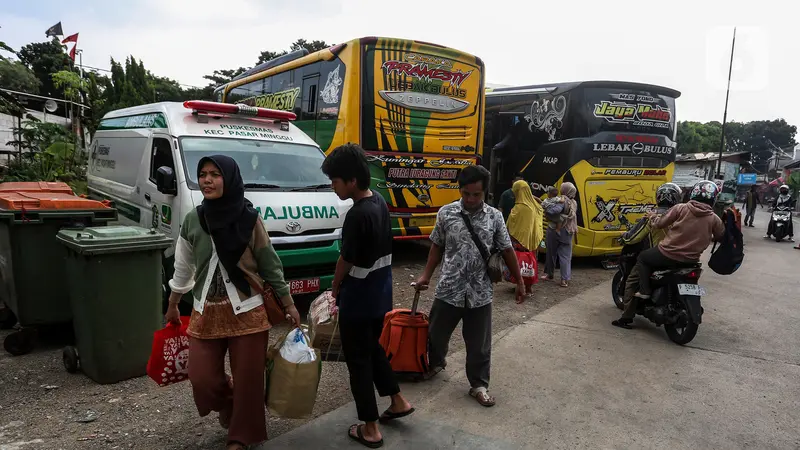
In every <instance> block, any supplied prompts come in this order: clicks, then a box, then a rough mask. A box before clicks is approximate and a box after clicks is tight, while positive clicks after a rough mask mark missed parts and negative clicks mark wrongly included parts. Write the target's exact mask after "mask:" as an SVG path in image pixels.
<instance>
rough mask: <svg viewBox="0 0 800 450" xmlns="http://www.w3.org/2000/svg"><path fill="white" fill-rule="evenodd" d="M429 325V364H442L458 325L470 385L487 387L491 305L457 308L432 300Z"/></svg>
mask: <svg viewBox="0 0 800 450" xmlns="http://www.w3.org/2000/svg"><path fill="white" fill-rule="evenodd" d="M430 321H431V323H430V326H429V327H428V340H429V345H428V354H429V357H430V365H431V367H437V366H438V367H442V368H443V367H445V366H446V365H447V362H446V361H445V358H446V357H447V350H448V347H449V344H450V337H451V336H452V335H453V331H454V330H455V329H456V325H458V322H461V321H463V323H462V324H461V334H462V335H463V337H464V346H465V347H466V350H467V366H466V370H467V379H468V380H469V385H470V387H472V388H479V387H484V388H488V387H489V372H490V369H491V364H492V304H491V303H489V304H488V305H486V306H482V307H480V308H457V307H455V306H453V305H451V304H449V303H447V302H444V301H442V300H439V299H436V300H434V301H433V306H432V307H431V315H430Z"/></svg>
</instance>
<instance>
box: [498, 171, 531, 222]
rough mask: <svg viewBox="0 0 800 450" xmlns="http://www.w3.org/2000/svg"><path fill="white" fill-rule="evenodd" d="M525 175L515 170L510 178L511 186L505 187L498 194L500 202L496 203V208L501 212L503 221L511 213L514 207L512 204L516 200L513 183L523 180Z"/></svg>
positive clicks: (506, 219) (505, 220)
mask: <svg viewBox="0 0 800 450" xmlns="http://www.w3.org/2000/svg"><path fill="white" fill-rule="evenodd" d="M524 179H525V177H523V176H522V173H521V172H517V173H516V174H514V179H513V180H511V188H509V189H506V190H505V191H504V192H503V194H502V195H501V196H500V203H499V205H498V209H499V210H500V212H501V213H503V221H504V222H507V221H508V216H509V215H511V210H512V209H514V204H515V203H516V200H515V199H514V184H515V183H516V182H517V181H520V180H524Z"/></svg>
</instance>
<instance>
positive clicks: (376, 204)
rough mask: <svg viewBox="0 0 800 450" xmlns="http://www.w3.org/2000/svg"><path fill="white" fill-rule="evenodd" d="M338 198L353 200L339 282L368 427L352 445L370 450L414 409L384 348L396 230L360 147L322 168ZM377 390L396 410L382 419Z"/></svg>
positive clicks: (336, 290) (343, 150) (343, 326)
mask: <svg viewBox="0 0 800 450" xmlns="http://www.w3.org/2000/svg"><path fill="white" fill-rule="evenodd" d="M322 172H323V173H325V175H327V176H328V178H330V179H331V185H332V186H333V190H334V191H335V192H336V195H338V196H339V198H340V199H342V200H348V199H352V200H353V207H352V208H351V209H350V211H348V212H347V215H346V216H345V219H344V226H343V227H342V251H341V255H340V256H339V261H338V263H337V264H336V274H335V276H334V279H333V296H334V297H335V298H336V303H337V305H339V335H340V338H341V342H342V350H343V352H344V357H345V362H346V363H347V370H348V371H349V372H350V390H351V391H352V393H353V398H354V399H355V402H356V410H357V411H358V419H359V420H362V421H364V422H365V424H363V425H353V426H351V427H350V431H349V435H350V437H351V438H352V439H354V440H356V441H358V442H359V443H361V444H364V445H366V446H368V447H372V448H377V446H378V445H379V443H381V444H382V443H383V437H382V435H381V432H380V430H379V429H378V420H380V421H381V422H387V421H389V420H392V419H399V418H400V417H405V416H407V415H409V414H411V413H412V412H414V408H412V407H411V404H410V403H409V402H408V401H407V400H406V399H405V398H403V396H402V395H401V394H400V386H399V385H398V384H397V381H396V380H395V378H394V372H393V371H392V366H391V364H389V360H388V359H387V358H386V352H385V351H384V349H383V347H381V345H380V343H379V339H380V336H381V331H382V329H383V316H385V315H386V313H387V312H389V311H390V310H391V309H392V227H391V223H390V219H389V208H388V207H387V206H386V202H385V201H384V200H383V197H381V196H380V195H378V194H375V193H373V192H372V191H371V190H370V188H369V184H370V173H369V166H368V163H367V157H366V154H365V153H364V150H362V149H361V147H359V146H357V145H355V144H345V145H342V146H341V147H338V148H336V149H335V150H333V152H332V153H331V154H330V155H328V157H327V158H326V159H325V162H324V163H322ZM373 385H374V386H375V388H377V390H378V394H380V395H381V397H387V396H391V398H392V404H391V406H390V407H389V409H387V410H386V411H385V412H384V413H383V414H382V415H381V416H380V417H379V416H378V406H377V403H376V401H375V394H374V390H373Z"/></svg>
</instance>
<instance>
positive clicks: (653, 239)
mask: <svg viewBox="0 0 800 450" xmlns="http://www.w3.org/2000/svg"><path fill="white" fill-rule="evenodd" d="M682 199H683V192H682V190H681V188H680V187H679V186H678V185H677V184H675V183H664V184H662V185H661V186H659V187H658V189H657V190H656V212H657V214H659V215H661V214H664V213H666V212H667V211H669V209H670V208H672V207H673V206H675V205H677V204H678V203H680V202H681V200H682ZM651 220H652V219H651V217H650V216H644V217H642V218H641V219H639V220H638V221H637V222H636V224H635V225H634V226H633V227H631V228H630V229H629V230H628V231H626V232H625V233H624V234H623V235H622V236H621V237H620V242H621V243H622V245H625V246H633V245H637V244H638V245H639V248H640V251H642V250H646V249H648V248H651V247H655V246H657V245H658V244H659V243H660V242H661V241H662V240H663V239H664V237H665V236H666V230H664V229H663V228H661V229H656V228H653V227H652V226H651V224H650V222H651ZM638 288H639V270H638V269H637V267H636V266H635V267H633V268H632V269H631V271H630V273H629V274H628V278H627V280H626V282H625V293H624V295H623V298H622V302H623V303H624V304H625V309H624V310H623V311H622V317H620V318H619V319H617V320H615V321H613V322H611V324H612V325H614V326H617V327H620V328H627V329H630V328H631V326H630V324H631V323H633V318H634V316H636V308H637V304H638V302H637V298H636V297H635V296H634V294H635V293H636V290H637V289H638Z"/></svg>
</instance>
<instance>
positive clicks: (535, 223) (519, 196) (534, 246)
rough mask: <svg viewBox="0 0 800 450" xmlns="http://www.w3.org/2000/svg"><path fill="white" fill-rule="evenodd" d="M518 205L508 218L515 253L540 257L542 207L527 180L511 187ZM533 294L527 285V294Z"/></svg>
mask: <svg viewBox="0 0 800 450" xmlns="http://www.w3.org/2000/svg"><path fill="white" fill-rule="evenodd" d="M511 188H512V189H513V190H514V198H515V199H516V203H515V204H514V208H513V209H512V210H511V215H510V216H509V217H508V225H507V226H508V234H510V235H511V243H512V245H513V246H514V250H515V251H519V252H534V253H536V254H537V255H538V252H539V244H540V243H541V242H542V237H543V234H544V232H543V229H542V214H543V211H544V210H543V209H542V205H540V204H539V202H537V201H536V200H534V196H533V194H532V193H531V187H530V186H529V185H528V183H526V182H525V180H518V181H516V182H515V183H514V185H513V186H512V187H511ZM532 293H533V284H526V285H525V294H526V295H531V294H532Z"/></svg>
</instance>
